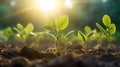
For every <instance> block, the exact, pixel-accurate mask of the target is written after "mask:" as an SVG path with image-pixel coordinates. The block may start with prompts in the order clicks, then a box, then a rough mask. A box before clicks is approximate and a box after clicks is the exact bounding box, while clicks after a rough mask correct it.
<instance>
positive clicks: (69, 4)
mask: <svg viewBox="0 0 120 67" xmlns="http://www.w3.org/2000/svg"><path fill="white" fill-rule="evenodd" d="M65 5H66V6H67V7H68V8H72V7H73V4H72V1H71V0H65Z"/></svg>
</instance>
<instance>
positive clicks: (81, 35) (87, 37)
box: [78, 26, 93, 51]
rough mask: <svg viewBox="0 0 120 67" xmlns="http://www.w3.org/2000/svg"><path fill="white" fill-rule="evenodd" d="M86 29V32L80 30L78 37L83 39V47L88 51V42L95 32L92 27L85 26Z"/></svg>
mask: <svg viewBox="0 0 120 67" xmlns="http://www.w3.org/2000/svg"><path fill="white" fill-rule="evenodd" d="M84 31H85V33H83V32H81V31H78V38H79V39H80V41H81V44H82V47H83V49H82V50H83V51H86V49H87V46H88V45H87V43H88V41H89V40H90V37H91V35H92V34H93V31H92V29H91V28H90V27H89V26H85V27H84Z"/></svg>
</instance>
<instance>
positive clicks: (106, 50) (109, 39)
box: [105, 36, 111, 54]
mask: <svg viewBox="0 0 120 67" xmlns="http://www.w3.org/2000/svg"><path fill="white" fill-rule="evenodd" d="M107 40H108V44H107V46H106V49H105V53H106V54H107V53H108V49H109V46H110V42H111V38H110V36H109V37H107Z"/></svg>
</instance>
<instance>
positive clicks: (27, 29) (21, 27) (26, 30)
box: [17, 23, 34, 33]
mask: <svg viewBox="0 0 120 67" xmlns="http://www.w3.org/2000/svg"><path fill="white" fill-rule="evenodd" d="M17 29H18V30H19V32H20V31H25V32H26V33H30V32H32V31H33V30H34V26H33V24H32V23H29V24H28V25H27V26H26V27H24V26H23V25H22V24H20V23H18V24H17Z"/></svg>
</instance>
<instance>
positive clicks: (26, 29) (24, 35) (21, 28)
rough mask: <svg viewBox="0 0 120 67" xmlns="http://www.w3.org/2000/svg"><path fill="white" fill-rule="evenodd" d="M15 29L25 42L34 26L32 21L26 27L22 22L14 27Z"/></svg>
mask: <svg viewBox="0 0 120 67" xmlns="http://www.w3.org/2000/svg"><path fill="white" fill-rule="evenodd" d="M14 30H15V31H16V32H17V36H18V37H19V38H20V40H22V41H23V42H25V41H26V40H27V38H28V36H29V35H30V34H31V33H32V32H33V30H34V26H33V24H32V23H29V24H27V26H26V27H24V26H23V25H22V24H20V23H18V24H17V26H16V27H14Z"/></svg>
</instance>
